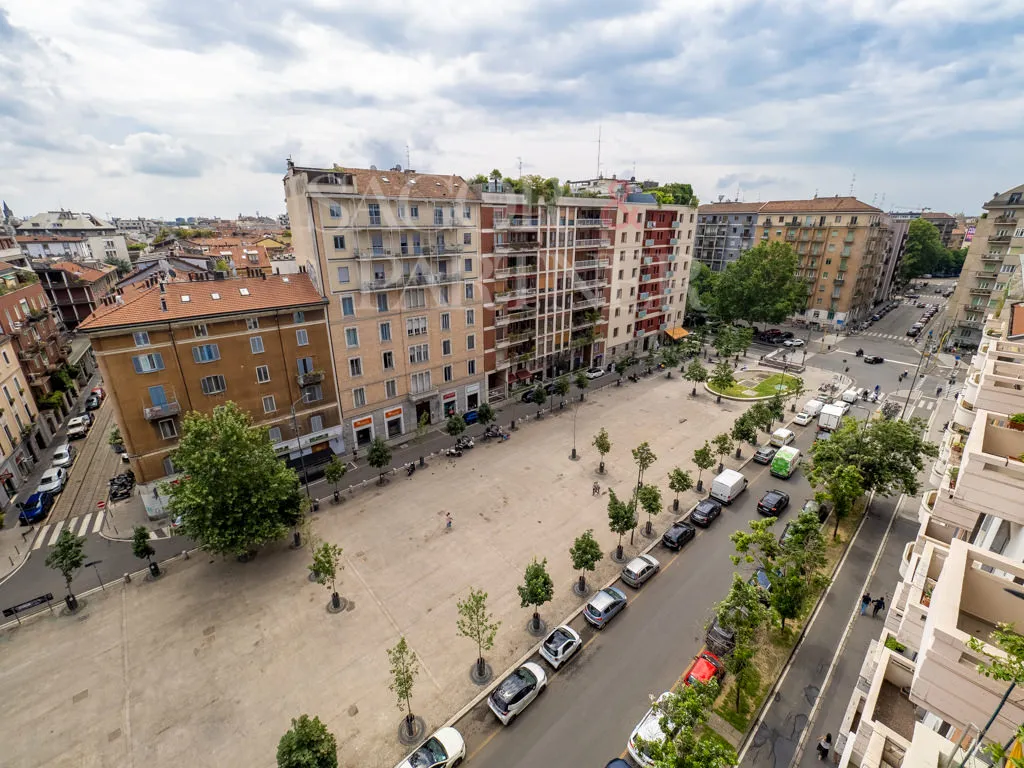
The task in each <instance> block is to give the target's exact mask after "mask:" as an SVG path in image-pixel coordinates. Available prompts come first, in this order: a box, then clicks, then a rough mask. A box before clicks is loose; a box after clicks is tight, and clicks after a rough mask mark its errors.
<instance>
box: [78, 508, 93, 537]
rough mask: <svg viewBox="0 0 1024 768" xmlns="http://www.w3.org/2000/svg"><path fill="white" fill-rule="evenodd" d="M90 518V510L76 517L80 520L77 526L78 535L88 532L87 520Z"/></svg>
mask: <svg viewBox="0 0 1024 768" xmlns="http://www.w3.org/2000/svg"><path fill="white" fill-rule="evenodd" d="M91 518H92V512H87V513H86V514H84V515H82V517H81V518H78V519H79V520H80V521H81V523H80V524H79V526H78V535H79V536H84V535H85V534H86V533H88V532H89V520H90V519H91Z"/></svg>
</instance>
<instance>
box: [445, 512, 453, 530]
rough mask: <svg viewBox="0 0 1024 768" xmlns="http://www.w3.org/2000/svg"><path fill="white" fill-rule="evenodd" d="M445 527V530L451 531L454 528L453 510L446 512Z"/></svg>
mask: <svg viewBox="0 0 1024 768" xmlns="http://www.w3.org/2000/svg"><path fill="white" fill-rule="evenodd" d="M444 529H445V531H450V530H451V529H452V513H451V512H445V513H444Z"/></svg>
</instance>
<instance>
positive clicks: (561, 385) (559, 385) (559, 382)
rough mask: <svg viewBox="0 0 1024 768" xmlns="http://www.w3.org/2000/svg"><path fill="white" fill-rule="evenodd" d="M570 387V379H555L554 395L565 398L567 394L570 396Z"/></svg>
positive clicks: (566, 377)
mask: <svg viewBox="0 0 1024 768" xmlns="http://www.w3.org/2000/svg"><path fill="white" fill-rule="evenodd" d="M569 387H570V384H569V377H568V376H559V377H558V378H557V379H555V388H554V392H553V393H552V394H554V395H558V396H559V397H565V396H566V395H567V394H569Z"/></svg>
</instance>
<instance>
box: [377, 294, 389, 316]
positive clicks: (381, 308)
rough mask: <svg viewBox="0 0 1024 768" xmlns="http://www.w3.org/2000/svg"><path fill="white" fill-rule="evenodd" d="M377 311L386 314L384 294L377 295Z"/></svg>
mask: <svg viewBox="0 0 1024 768" xmlns="http://www.w3.org/2000/svg"><path fill="white" fill-rule="evenodd" d="M377 311H378V312H387V311H388V295H387V294H386V293H378V294H377Z"/></svg>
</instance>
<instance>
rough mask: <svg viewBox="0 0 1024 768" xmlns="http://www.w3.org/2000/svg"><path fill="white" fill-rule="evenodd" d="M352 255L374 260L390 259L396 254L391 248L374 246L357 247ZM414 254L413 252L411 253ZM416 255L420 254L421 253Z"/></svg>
mask: <svg viewBox="0 0 1024 768" xmlns="http://www.w3.org/2000/svg"><path fill="white" fill-rule="evenodd" d="M352 255H353V256H355V257H356V258H357V259H359V260H360V261H372V260H373V259H390V258H392V257H393V256H394V254H393V253H392V252H391V249H390V248H385V247H384V246H373V247H370V248H356V249H354V250H353V251H352ZM410 255H413V254H410ZM415 255H417V256H418V255H420V254H419V253H417V254H415Z"/></svg>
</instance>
